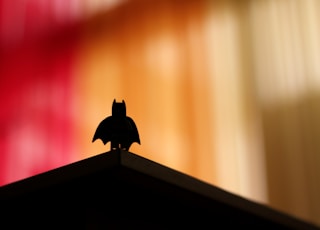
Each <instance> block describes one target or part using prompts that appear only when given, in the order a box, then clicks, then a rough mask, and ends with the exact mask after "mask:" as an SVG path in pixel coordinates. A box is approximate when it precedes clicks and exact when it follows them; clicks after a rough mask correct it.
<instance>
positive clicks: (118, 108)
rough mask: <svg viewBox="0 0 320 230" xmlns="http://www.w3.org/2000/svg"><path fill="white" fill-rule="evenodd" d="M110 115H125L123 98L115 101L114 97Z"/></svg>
mask: <svg viewBox="0 0 320 230" xmlns="http://www.w3.org/2000/svg"><path fill="white" fill-rule="evenodd" d="M112 116H117V117H123V116H124V117H125V116H126V103H125V102H124V100H122V102H116V99H114V100H113V103H112Z"/></svg>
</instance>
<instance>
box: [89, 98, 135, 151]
mask: <svg viewBox="0 0 320 230" xmlns="http://www.w3.org/2000/svg"><path fill="white" fill-rule="evenodd" d="M97 139H101V140H102V142H103V144H104V145H105V144H107V143H108V142H109V141H110V142H111V150H115V149H123V150H126V151H129V148H130V146H131V144H132V143H134V142H136V143H138V144H141V143H140V137H139V133H138V129H137V127H136V124H135V123H134V121H133V120H132V119H131V118H130V117H128V116H127V115H126V104H125V102H124V100H122V102H116V100H115V99H114V100H113V103H112V116H109V117H107V118H105V119H104V120H103V121H101V122H100V124H99V125H98V128H97V129H96V132H95V134H94V136H93V139H92V142H94V141H95V140H97Z"/></svg>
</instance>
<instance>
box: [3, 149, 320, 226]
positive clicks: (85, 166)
mask: <svg viewBox="0 0 320 230" xmlns="http://www.w3.org/2000/svg"><path fill="white" fill-rule="evenodd" d="M0 197H1V203H2V205H1V218H2V219H3V221H2V223H3V224H7V226H10V227H9V229H13V228H15V227H18V226H21V224H23V227H24V228H26V227H31V228H33V229H34V228H41V229H48V228H49V229H50V228H55V229H56V228H59V229H64V228H77V229H109V228H111V229H113V228H116V229H119V228H120V229H127V228H131V229H132V228H134V229H135V228H137V229H173V228H175V229H177V228H179V229H180V228H188V229H189V228H197V229H198V228H203V227H205V228H209V229H211V228H216V227H218V228H221V226H223V228H227V227H236V228H239V227H254V228H257V229H261V228H263V229H319V228H318V227H317V226H315V225H313V224H311V223H308V222H305V221H302V220H300V219H297V218H294V217H292V216H290V215H287V214H285V213H282V212H279V211H276V210H274V209H271V208H269V207H267V206H265V205H261V204H258V203H255V202H252V201H250V200H247V199H244V198H242V197H239V196H236V195H234V194H232V193H229V192H226V191H224V190H222V189H220V188H218V187H215V186H213V185H210V184H208V183H205V182H203V181H200V180H198V179H196V178H193V177H191V176H189V175H186V174H183V173H180V172H178V171H176V170H173V169H171V168H168V167H166V166H163V165H160V164H158V163H156V162H153V161H151V160H148V159H146V158H143V157H141V156H138V155H136V154H134V153H131V152H127V151H122V150H115V151H110V152H107V153H102V154H100V155H97V156H94V157H91V158H87V159H84V160H82V161H79V162H75V163H72V164H70V165H66V166H63V167H60V168H57V169H54V170H51V171H48V172H45V173H42V174H39V175H36V176H33V177H30V178H27V179H24V180H21V181H17V182H15V183H12V184H8V185H6V186H3V187H1V189H0ZM4 226H6V225H4Z"/></svg>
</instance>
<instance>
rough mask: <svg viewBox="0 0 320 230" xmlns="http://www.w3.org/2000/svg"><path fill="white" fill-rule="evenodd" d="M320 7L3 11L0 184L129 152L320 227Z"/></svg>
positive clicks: (27, 7) (166, 0) (172, 2)
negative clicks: (130, 130) (118, 141)
mask: <svg viewBox="0 0 320 230" xmlns="http://www.w3.org/2000/svg"><path fill="white" fill-rule="evenodd" d="M319 11H320V1H317V0H296V1H294V0H292V1H291V0H260V1H254V0H241V1H239V0H233V1H232V0H228V1H222V0H194V1H191V0H162V1H141V0H126V1H125V0H68V1H65V0H51V1H42V0H15V1H11V0H0V102H1V110H0V135H1V138H0V184H1V185H5V184H8V183H11V182H14V181H18V180H21V179H23V178H26V177H30V176H32V175H36V174H38V173H42V172H45V171H48V170H51V169H54V168H56V167H60V166H63V165H66V164H69V163H72V162H75V161H78V160H82V159H85V158H88V157H91V156H94V155H97V154H100V153H103V152H107V151H109V150H110V145H109V144H107V145H106V146H105V145H103V143H102V141H100V140H97V141H95V142H94V143H92V142H91V140H92V137H93V135H94V132H95V129H96V128H97V126H98V124H99V123H100V121H102V120H103V119H104V118H105V117H107V116H110V115H111V106H112V102H113V100H114V99H116V100H117V101H121V100H125V102H126V106H127V115H128V116H130V117H132V118H133V119H134V121H135V123H136V125H137V127H138V130H139V134H140V139H141V145H139V144H137V143H134V144H133V145H132V146H131V148H130V152H133V153H135V154H137V155H140V156H143V157H146V158H148V159H150V160H153V161H156V162H158V163H160V164H163V165H166V166H168V167H171V168H173V169H176V170H178V171H181V172H183V173H186V174H189V175H191V176H193V177H195V178H198V179H200V180H202V181H205V182H208V183H210V184H213V185H215V186H217V187H220V188H222V189H224V190H226V191H229V192H232V193H234V194H237V195H239V196H243V197H245V198H247V199H250V200H253V201H255V202H259V203H262V204H266V205H269V206H271V207H273V208H275V209H277V210H280V211H283V212H286V213H289V214H291V215H294V216H297V217H299V218H302V219H304V220H307V221H310V222H313V223H316V224H319V225H320V196H319V194H320V183H319V182H320V119H319V118H320V14H319V13H318V12H319Z"/></svg>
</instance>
